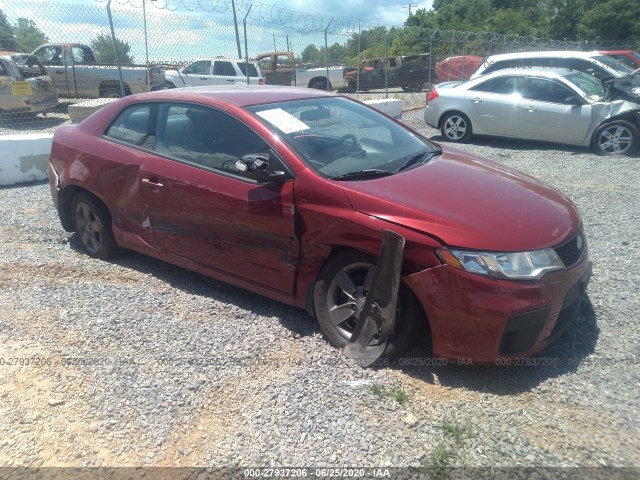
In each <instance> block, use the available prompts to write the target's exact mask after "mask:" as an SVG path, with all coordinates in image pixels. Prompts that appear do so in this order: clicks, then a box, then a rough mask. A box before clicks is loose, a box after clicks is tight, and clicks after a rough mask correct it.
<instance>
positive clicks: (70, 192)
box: [59, 185, 111, 232]
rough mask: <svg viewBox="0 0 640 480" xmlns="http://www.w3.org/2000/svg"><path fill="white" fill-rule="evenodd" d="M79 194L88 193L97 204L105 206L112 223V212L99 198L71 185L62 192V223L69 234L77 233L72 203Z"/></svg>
mask: <svg viewBox="0 0 640 480" xmlns="http://www.w3.org/2000/svg"><path fill="white" fill-rule="evenodd" d="M79 193H86V194H87V195H89V196H91V198H93V199H94V200H95V201H96V202H99V203H101V204H102V205H104V208H105V210H106V211H107V213H108V214H109V221H111V211H110V210H109V207H108V206H107V205H106V204H105V203H104V202H103V201H102V200H101V199H100V198H99V197H97V196H96V195H94V194H93V193H91V192H90V191H89V190H87V189H85V188H82V187H78V186H77V185H70V186H68V187H66V188H65V189H63V190H62V191H61V192H60V208H59V210H60V221H61V222H62V227H63V228H64V229H65V230H66V231H67V232H75V225H74V224H73V218H72V216H71V203H72V202H73V199H74V197H75V196H76V195H77V194H79Z"/></svg>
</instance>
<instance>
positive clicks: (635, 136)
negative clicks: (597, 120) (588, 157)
mask: <svg viewBox="0 0 640 480" xmlns="http://www.w3.org/2000/svg"><path fill="white" fill-rule="evenodd" d="M639 144H640V131H638V127H636V126H635V125H634V124H633V123H631V122H628V121H626V120H614V121H613V122H608V123H605V124H603V125H600V126H599V127H598V129H597V130H596V131H595V133H594V134H593V140H592V146H593V149H594V150H595V152H596V153H597V154H598V155H606V156H609V155H633V154H634V153H635V152H636V151H637V150H638V146H639Z"/></svg>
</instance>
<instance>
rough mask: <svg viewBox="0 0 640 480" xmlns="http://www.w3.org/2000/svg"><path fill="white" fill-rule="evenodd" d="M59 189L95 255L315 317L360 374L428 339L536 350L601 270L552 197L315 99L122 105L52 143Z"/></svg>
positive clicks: (192, 94)
mask: <svg viewBox="0 0 640 480" xmlns="http://www.w3.org/2000/svg"><path fill="white" fill-rule="evenodd" d="M49 180H50V185H51V193H52V195H53V201H54V204H55V206H56V208H57V210H58V213H59V216H60V220H61V222H62V226H63V227H64V228H65V229H66V230H67V231H69V232H76V233H77V236H78V239H79V241H80V243H81V245H82V247H83V248H84V250H85V251H86V252H87V253H88V254H89V255H90V256H92V257H95V258H100V259H107V258H109V257H110V256H112V255H113V254H115V253H116V252H117V250H118V249H120V248H125V249H130V250H135V251H138V252H141V253H144V254H147V255H150V256H152V257H156V258H158V259H161V260H164V261H167V262H170V263H172V264H175V265H179V266H181V267H184V268H187V269H191V270H194V271H196V272H200V273H202V274H205V275H208V276H211V277H214V278H217V279H219V280H222V281H224V282H228V283H231V284H233V285H237V286H240V287H242V288H245V289H248V290H251V291H253V292H255V293H257V294H260V295H264V296H266V297H269V298H272V299H275V300H278V301H281V302H284V303H286V304H289V305H294V306H296V307H300V308H304V309H306V310H307V311H308V312H309V313H310V314H311V315H313V316H314V317H315V318H316V319H317V321H318V322H319V324H320V327H321V329H322V332H323V333H324V335H325V336H326V338H327V339H328V341H329V342H330V343H331V344H332V345H334V346H336V347H339V348H344V352H345V354H347V356H349V357H352V358H357V359H360V360H362V361H363V362H364V363H370V362H371V361H373V360H374V359H376V358H378V357H379V356H381V355H394V354H398V353H400V352H402V351H405V350H407V349H409V348H410V347H412V346H413V345H414V344H415V342H428V341H430V342H432V345H433V352H434V354H435V355H438V356H441V357H446V358H450V359H460V358H464V359H466V360H472V361H477V362H491V363H493V362H494V361H495V360H496V359H498V358H502V357H514V356H517V357H520V356H525V355H532V354H534V353H536V352H538V351H540V350H542V349H543V348H545V347H546V346H547V345H549V344H550V343H551V342H553V341H554V340H556V339H557V338H558V337H559V336H560V335H561V334H562V333H563V332H564V331H565V330H566V329H567V328H568V327H569V326H570V325H571V323H572V321H573V320H574V319H575V317H576V315H577V313H578V309H579V306H580V301H581V298H582V296H583V293H584V291H585V289H586V287H587V283H588V281H589V276H590V271H591V268H590V262H589V260H588V253H587V244H586V240H585V237H584V234H583V229H582V224H581V220H580V215H579V213H578V211H577V209H576V207H575V206H574V205H573V203H571V201H569V200H568V199H567V198H566V197H565V196H564V195H562V194H561V193H559V192H558V191H556V190H554V189H552V188H550V187H549V186H547V185H545V184H543V183H541V182H539V181H537V180H535V179H534V178H532V177H530V176H528V175H525V174H523V173H521V172H518V171H516V170H513V169H510V168H507V167H505V166H504V165H501V164H498V163H495V162H492V161H490V160H487V159H484V158H481V157H477V156H473V155H470V154H467V153H463V152H461V151H459V150H456V149H453V148H448V147H440V146H439V145H437V144H435V143H433V142H431V141H430V140H428V139H426V138H424V137H423V136H422V135H420V134H419V133H417V132H415V131H412V130H411V129H409V128H407V127H406V126H404V125H402V124H401V123H399V122H397V121H396V120H394V119H392V118H390V117H387V116H386V115H383V114H381V113H379V112H378V111H376V110H374V109H372V108H370V107H368V106H366V105H363V104H361V103H359V102H357V101H354V100H351V99H348V98H345V97H342V96H339V95H335V94H331V93H327V92H322V91H319V90H312V89H302V88H289V87H275V86H274V87H268V88H265V87H253V86H241V85H238V86H231V87H202V88H189V89H175V90H164V91H159V92H151V93H147V94H141V95H133V96H129V97H126V98H123V99H120V100H118V101H116V102H114V103H112V104H111V105H109V106H106V107H104V108H102V109H101V110H99V111H98V112H96V113H94V114H93V115H91V116H90V117H89V118H87V119H86V120H84V121H83V122H82V123H80V124H79V125H76V126H65V127H61V128H59V129H57V130H56V133H55V136H54V139H53V147H52V151H51V161H50V165H49Z"/></svg>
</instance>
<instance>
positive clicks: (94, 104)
mask: <svg viewBox="0 0 640 480" xmlns="http://www.w3.org/2000/svg"><path fill="white" fill-rule="evenodd" d="M116 100H118V99H117V98H93V99H91V100H85V101H84V102H78V103H74V104H73V105H69V118H71V123H80V122H81V121H82V120H84V119H85V118H87V117H88V116H89V115H91V114H92V113H93V112H97V111H98V110H100V109H101V108H102V107H104V106H105V105H110V104H111V103H113V102H115V101H116Z"/></svg>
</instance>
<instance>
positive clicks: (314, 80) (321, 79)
mask: <svg viewBox="0 0 640 480" xmlns="http://www.w3.org/2000/svg"><path fill="white" fill-rule="evenodd" d="M314 83H323V84H324V85H326V84H327V77H313V78H312V79H311V80H309V84H308V86H309V87H311V85H313V84H314ZM329 88H331V82H329Z"/></svg>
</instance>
